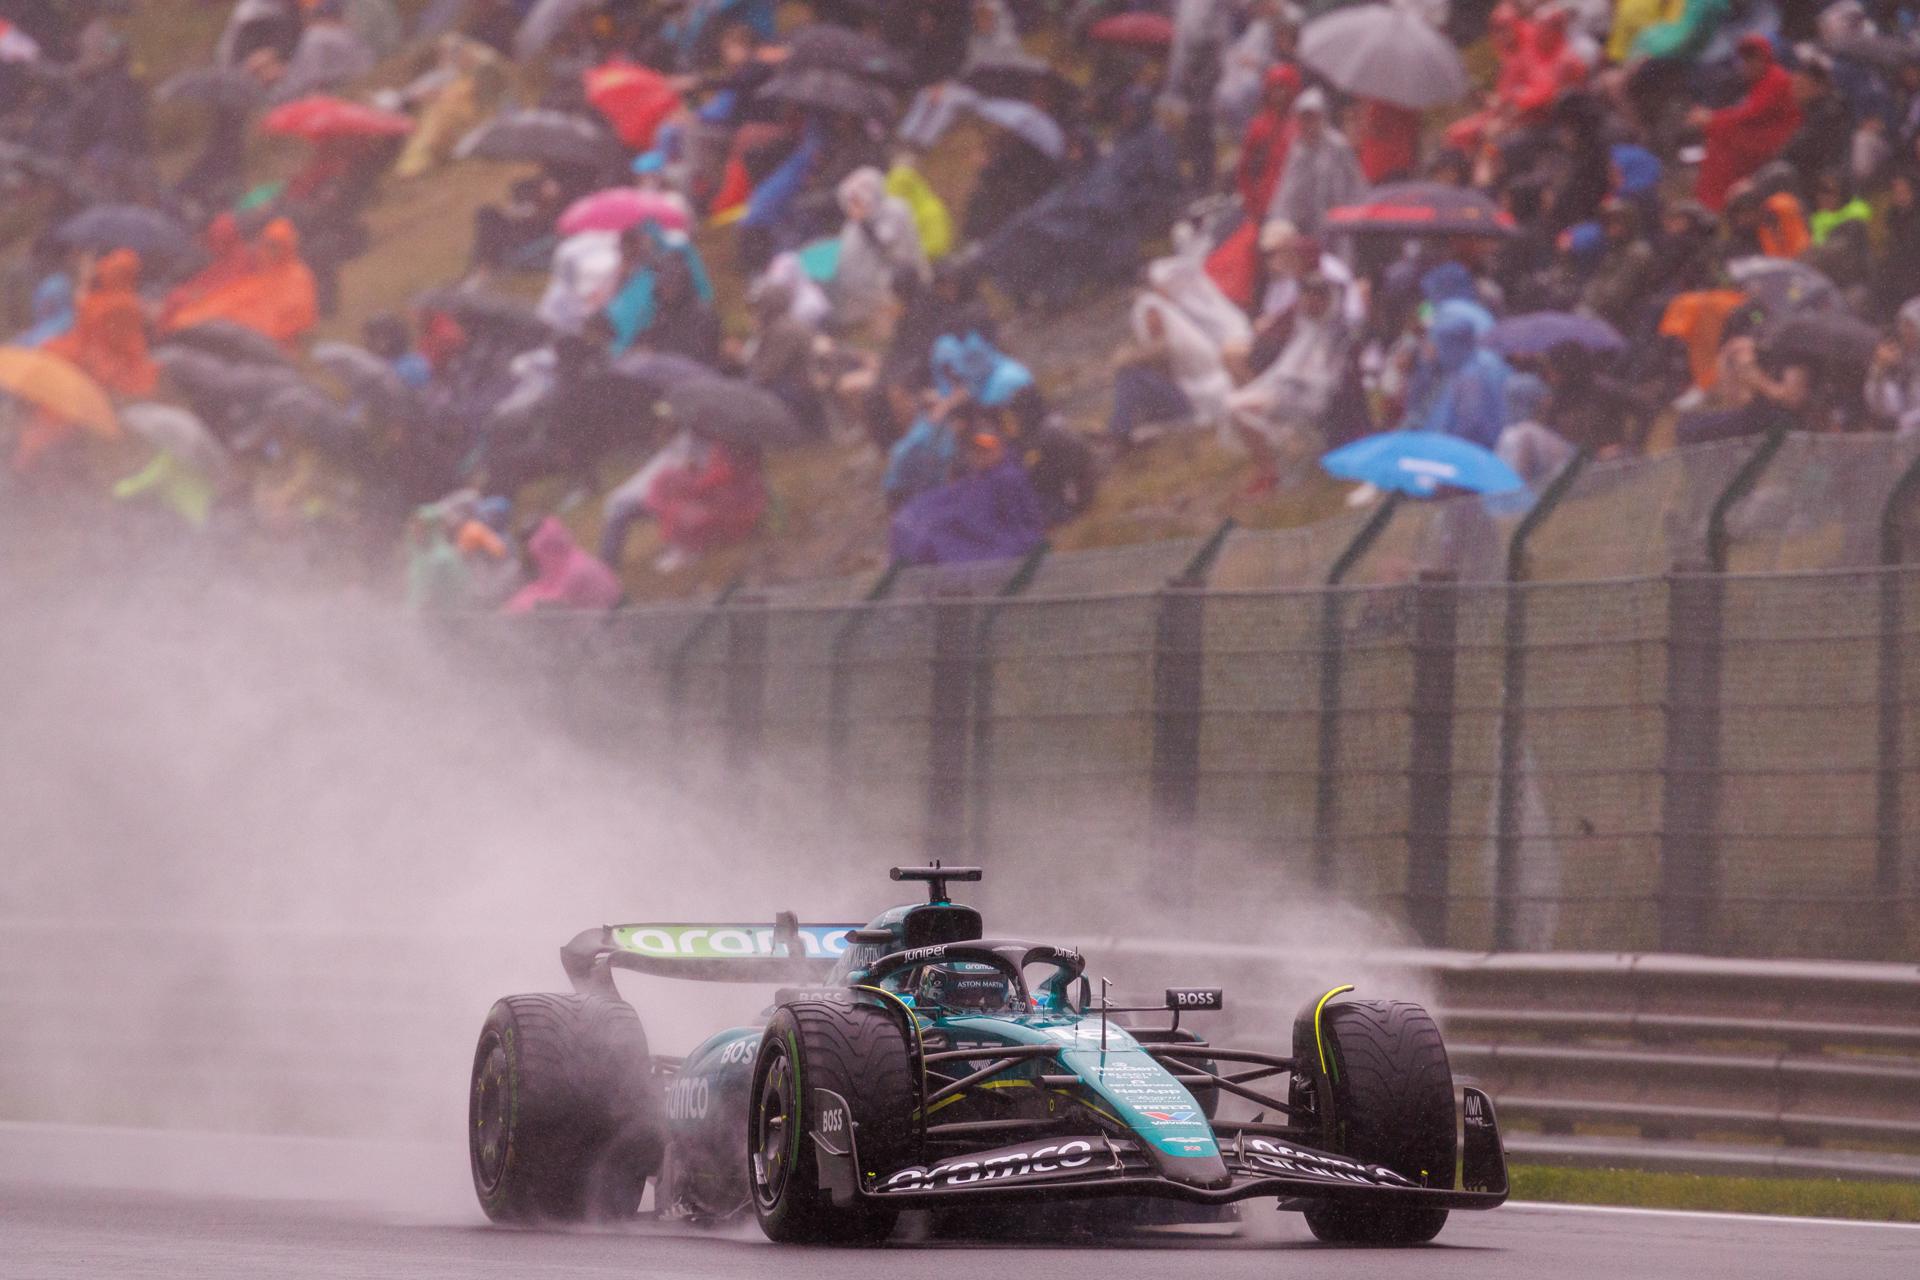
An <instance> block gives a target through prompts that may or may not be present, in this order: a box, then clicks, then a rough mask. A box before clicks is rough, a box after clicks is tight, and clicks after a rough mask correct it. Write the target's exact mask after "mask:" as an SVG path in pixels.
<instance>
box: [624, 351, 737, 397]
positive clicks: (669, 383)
mask: <svg viewBox="0 0 1920 1280" xmlns="http://www.w3.org/2000/svg"><path fill="white" fill-rule="evenodd" d="M610 370H611V372H612V373H613V374H614V375H615V376H617V377H621V378H625V379H627V380H629V381H631V382H640V383H645V384H646V385H647V386H650V387H652V388H653V389H654V391H655V393H656V394H662V393H665V392H667V391H670V390H672V389H673V388H674V387H677V386H679V385H680V384H681V383H683V382H691V381H693V380H695V379H698V378H711V377H713V370H712V369H710V368H708V367H707V366H706V365H704V364H701V363H700V362H699V361H698V360H695V359H694V358H693V357H691V356H682V355H675V354H674V353H673V352H671V351H648V350H645V349H644V348H640V347H636V348H634V349H633V350H631V351H629V352H627V353H626V354H625V355H623V356H620V357H619V358H618V359H616V360H615V361H614V362H613V364H612V365H611V366H610Z"/></svg>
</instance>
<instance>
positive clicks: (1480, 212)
mask: <svg viewBox="0 0 1920 1280" xmlns="http://www.w3.org/2000/svg"><path fill="white" fill-rule="evenodd" d="M1325 229H1326V230H1327V231H1330V232H1331V231H1377V232H1385V233H1391V234H1394V235H1402V236H1510V235H1512V234H1513V233H1514V228H1513V219H1512V217H1510V216H1509V215H1508V214H1507V213H1506V212H1505V211H1503V210H1502V209H1501V208H1500V207H1499V206H1498V205H1496V204H1494V202H1493V201H1491V200H1489V199H1488V198H1487V197H1486V196H1484V195H1482V194H1481V193H1480V192H1478V191H1474V190H1472V189H1471V188H1468V187H1451V186H1447V185H1446V184H1445V183H1440V182H1390V183H1388V184H1386V185H1385V186H1380V187H1375V188H1374V189H1373V190H1371V191H1369V192H1367V194H1366V197H1365V198H1364V199H1363V200H1362V201H1361V202H1360V203H1359V204H1347V205H1341V206H1340V207H1339V208H1337V209H1329V210H1328V211H1327V219H1326V228H1325Z"/></svg>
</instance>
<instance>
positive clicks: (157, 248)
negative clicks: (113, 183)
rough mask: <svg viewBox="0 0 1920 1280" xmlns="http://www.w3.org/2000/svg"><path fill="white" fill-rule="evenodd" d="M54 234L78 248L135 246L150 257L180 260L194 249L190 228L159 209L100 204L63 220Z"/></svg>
mask: <svg viewBox="0 0 1920 1280" xmlns="http://www.w3.org/2000/svg"><path fill="white" fill-rule="evenodd" d="M54 238H55V239H57V240H58V241H60V243H61V244H64V245H69V246H71V247H73V248H75V249H91V250H93V251H95V252H105V251H106V250H109V249H131V250H133V251H134V252H135V253H137V254H139V255H140V256H141V257H142V258H146V259H148V260H149V261H161V260H165V261H168V262H178V261H180V260H181V259H182V258H185V257H188V256H190V255H191V254H192V253H193V251H194V246H193V238H192V237H191V236H189V235H188V234H187V229H186V228H185V227H183V226H181V225H180V224H179V223H178V222H177V221H175V220H174V219H173V218H171V217H169V216H168V215H166V214H164V213H161V212H160V211H159V210H158V209H149V208H147V207H146V206H144V205H137V204H98V205H95V206H94V207H93V208H91V209H87V210H85V211H83V212H81V213H77V214H75V215H74V216H73V217H71V218H68V219H67V220H66V221H65V222H63V223H61V224H60V229H59V230H58V231H56V232H55V233H54Z"/></svg>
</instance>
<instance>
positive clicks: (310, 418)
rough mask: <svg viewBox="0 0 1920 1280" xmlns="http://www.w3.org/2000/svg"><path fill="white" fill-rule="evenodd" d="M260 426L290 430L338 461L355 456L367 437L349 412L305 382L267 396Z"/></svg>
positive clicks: (356, 419) (359, 423)
mask: <svg viewBox="0 0 1920 1280" xmlns="http://www.w3.org/2000/svg"><path fill="white" fill-rule="evenodd" d="M259 425H260V427H262V428H272V427H279V428H281V429H282V430H286V431H291V432H293V433H294V434H295V435H297V436H299V437H300V439H302V440H304V441H305V442H306V443H308V444H310V445H312V446H313V447H314V448H316V449H318V450H319V451H320V452H322V453H324V454H328V455H330V456H332V457H335V458H341V459H352V458H354V457H356V456H357V455H358V454H359V452H360V449H361V446H362V445H363V444H364V443H365V438H366V432H365V430H364V428H363V425H362V424H361V422H360V420H359V419H358V418H356V417H355V416H354V415H353V413H352V411H350V410H349V409H347V408H346V406H344V405H342V404H339V403H337V402H336V401H334V400H332V399H329V398H328V397H327V396H326V395H325V394H323V393H322V392H321V391H320V389H319V388H317V387H312V386H309V385H307V384H306V383H300V384H298V385H297V386H291V387H287V388H285V389H283V390H281V391H279V392H277V393H275V394H274V395H273V396H272V397H270V398H269V399H268V400H267V402H266V404H265V405H263V406H262V407H261V410H260V423H259Z"/></svg>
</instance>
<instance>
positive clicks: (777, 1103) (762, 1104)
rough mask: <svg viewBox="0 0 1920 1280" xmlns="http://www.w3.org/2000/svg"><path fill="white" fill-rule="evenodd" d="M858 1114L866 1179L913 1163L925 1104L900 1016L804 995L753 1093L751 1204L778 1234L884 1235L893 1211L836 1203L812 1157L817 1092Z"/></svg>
mask: <svg viewBox="0 0 1920 1280" xmlns="http://www.w3.org/2000/svg"><path fill="white" fill-rule="evenodd" d="M816 1089H830V1090H832V1091H833V1092H834V1093H837V1094H839V1095H840V1096H841V1097H843V1098H845V1099H846V1100H847V1106H848V1108H849V1109H850V1110H851V1111H852V1113H853V1114H852V1117H851V1119H852V1122H853V1137H854V1144H855V1151H856V1152H857V1154H858V1155H859V1160H860V1165H859V1170H858V1174H859V1176H860V1178H861V1179H862V1182H863V1185H864V1184H866V1183H867V1182H868V1181H869V1180H870V1179H871V1178H872V1177H874V1176H884V1175H886V1174H888V1173H891V1172H893V1171H895V1170H897V1169H899V1168H901V1167H903V1166H904V1165H906V1164H907V1163H908V1162H909V1160H910V1158H911V1155H912V1150H913V1146H912V1144H913V1111H914V1108H915V1106H916V1105H917V1103H918V1098H917V1095H916V1090H915V1088H914V1076H913V1061H912V1057H911V1055H910V1054H909V1052H908V1049H907V1039H906V1032H905V1031H904V1030H903V1029H902V1027H901V1023H900V1019H899V1018H898V1017H897V1016H895V1015H894V1014H893V1013H891V1012H889V1011H888V1010H886V1009H882V1008H878V1007H876V1006H873V1005H865V1004H840V1003H833V1002H827V1001H804V1002H796V1003H794V1004H789V1005H784V1006H782V1007H781V1008H779V1009H778V1010H776V1011H775V1012H774V1015H773V1018H772V1019H771V1020H770V1021H769V1022H768V1023H767V1030H766V1034H765V1035H764V1036H763V1037H762V1039H761V1041H760V1053H759V1057H758V1058H757V1059H756V1061H755V1064H754V1073H753V1087H752V1090H751V1091H750V1092H749V1093H748V1095H747V1108H748V1110H747V1161H748V1173H749V1176H750V1178H751V1181H752V1185H753V1207H754V1213H755V1216H757V1217H758V1218H759V1220H760V1228H761V1230H762V1231H764V1232H766V1234H767V1238H768V1239H770V1240H778V1241H783V1242H789V1243H796V1244H861V1243H875V1242H878V1241H880V1240H884V1239H886V1237H887V1233H888V1232H890V1231H891V1230H892V1229H893V1220H894V1214H893V1213H892V1212H890V1211H888V1210H884V1209H875V1208H872V1207H870V1206H866V1205H836V1204H834V1203H833V1202H832V1200H831V1198H830V1197H829V1195H828V1193H827V1192H826V1190H825V1189H824V1188H822V1187H821V1185H820V1170H819V1164H818V1161H817V1159H816V1157H815V1154H814V1145H813V1121H814V1090H816Z"/></svg>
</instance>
